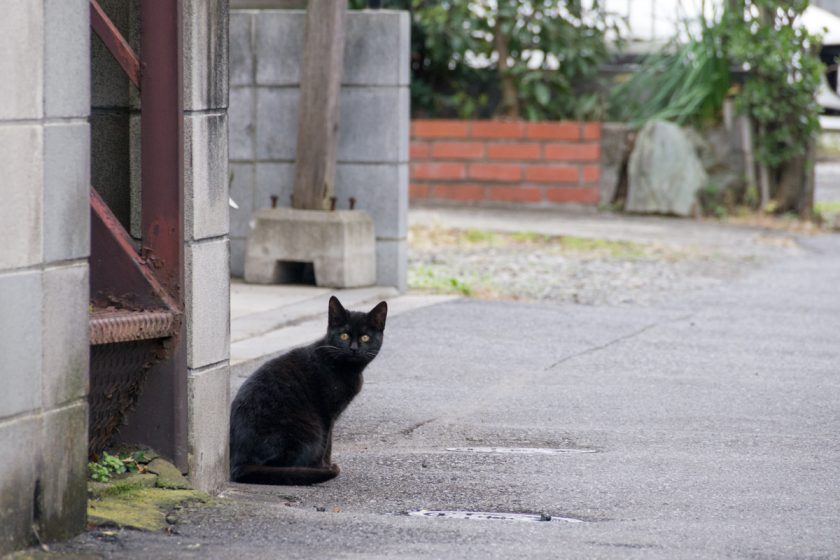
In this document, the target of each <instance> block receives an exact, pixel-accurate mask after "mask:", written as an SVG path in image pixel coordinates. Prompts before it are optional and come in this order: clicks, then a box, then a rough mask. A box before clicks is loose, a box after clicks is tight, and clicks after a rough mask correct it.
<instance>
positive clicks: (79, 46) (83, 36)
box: [44, 0, 90, 117]
mask: <svg viewBox="0 0 840 560" xmlns="http://www.w3.org/2000/svg"><path fill="white" fill-rule="evenodd" d="M89 5H90V3H89V1H87V0H45V1H44V19H45V24H46V27H45V29H46V33H45V35H44V39H45V40H46V44H45V45H44V55H45V56H44V58H45V60H44V112H45V114H46V116H47V117H86V116H87V115H88V113H90V15H89V14H90V8H89Z"/></svg>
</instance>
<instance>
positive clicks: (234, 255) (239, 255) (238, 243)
mask: <svg viewBox="0 0 840 560" xmlns="http://www.w3.org/2000/svg"><path fill="white" fill-rule="evenodd" d="M247 245H248V239H247V238H245V237H232V238H231V239H230V275H231V276H233V277H234V278H242V277H243V276H245V250H246V247H247Z"/></svg>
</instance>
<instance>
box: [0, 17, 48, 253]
mask: <svg viewBox="0 0 840 560" xmlns="http://www.w3.org/2000/svg"><path fill="white" fill-rule="evenodd" d="M0 53H3V56H0V76H2V77H3V79H2V80H0V120H2V119H37V118H40V117H41V116H42V115H43V110H44V5H43V3H42V2H33V1H32V0H7V1H5V2H3V17H2V18H0ZM4 239H6V238H4Z"/></svg>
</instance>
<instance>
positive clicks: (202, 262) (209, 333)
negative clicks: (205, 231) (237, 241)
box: [185, 239, 230, 369]
mask: <svg viewBox="0 0 840 560" xmlns="http://www.w3.org/2000/svg"><path fill="white" fill-rule="evenodd" d="M185 252H186V286H187V290H186V315H187V367H188V368H190V369H198V368H201V367H204V366H207V365H211V364H215V363H218V362H221V361H223V360H227V359H228V356H229V354H230V303H229V302H230V273H229V272H228V263H229V262H230V256H229V254H228V241H227V239H216V240H212V241H203V242H202V241H198V242H194V243H189V244H187V247H186V251H185Z"/></svg>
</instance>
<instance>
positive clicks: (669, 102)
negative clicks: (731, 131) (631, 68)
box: [609, 24, 731, 126]
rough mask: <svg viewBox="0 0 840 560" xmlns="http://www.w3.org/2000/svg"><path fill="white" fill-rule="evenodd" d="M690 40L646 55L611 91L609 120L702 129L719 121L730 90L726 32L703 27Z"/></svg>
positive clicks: (720, 29) (674, 43)
mask: <svg viewBox="0 0 840 560" xmlns="http://www.w3.org/2000/svg"><path fill="white" fill-rule="evenodd" d="M694 35H695V36H694V37H691V38H690V39H689V40H688V42H685V43H680V42H678V41H677V40H676V39H675V40H672V41H671V43H669V45H668V46H667V47H666V48H664V49H662V50H661V51H659V52H656V53H654V54H651V55H649V56H647V57H646V58H645V59H644V60H643V61H642V63H641V66H640V67H639V69H638V71H637V72H636V73H635V74H634V75H633V76H632V77H631V78H630V79H628V80H627V81H625V82H623V83H622V84H619V85H618V86H617V87H615V88H614V89H613V90H612V92H611V94H610V102H609V105H610V114H611V117H612V118H614V119H616V120H621V121H624V122H628V123H630V124H631V125H633V126H641V125H642V124H644V123H645V122H646V121H648V120H651V119H664V120H669V121H673V122H676V123H678V124H695V125H703V124H706V123H708V122H711V121H714V120H715V119H716V118H718V116H719V115H720V111H721V107H722V106H723V100H724V98H725V97H726V94H727V92H728V91H729V88H730V87H731V81H730V73H729V63H728V61H727V59H726V56H725V55H724V51H725V49H724V44H723V43H724V40H725V37H724V33H723V31H722V27H721V26H720V25H718V24H710V25H708V24H704V25H703V28H702V31H701V32H700V33H699V36H698V34H697V33H696V32H695V34H694Z"/></svg>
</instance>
